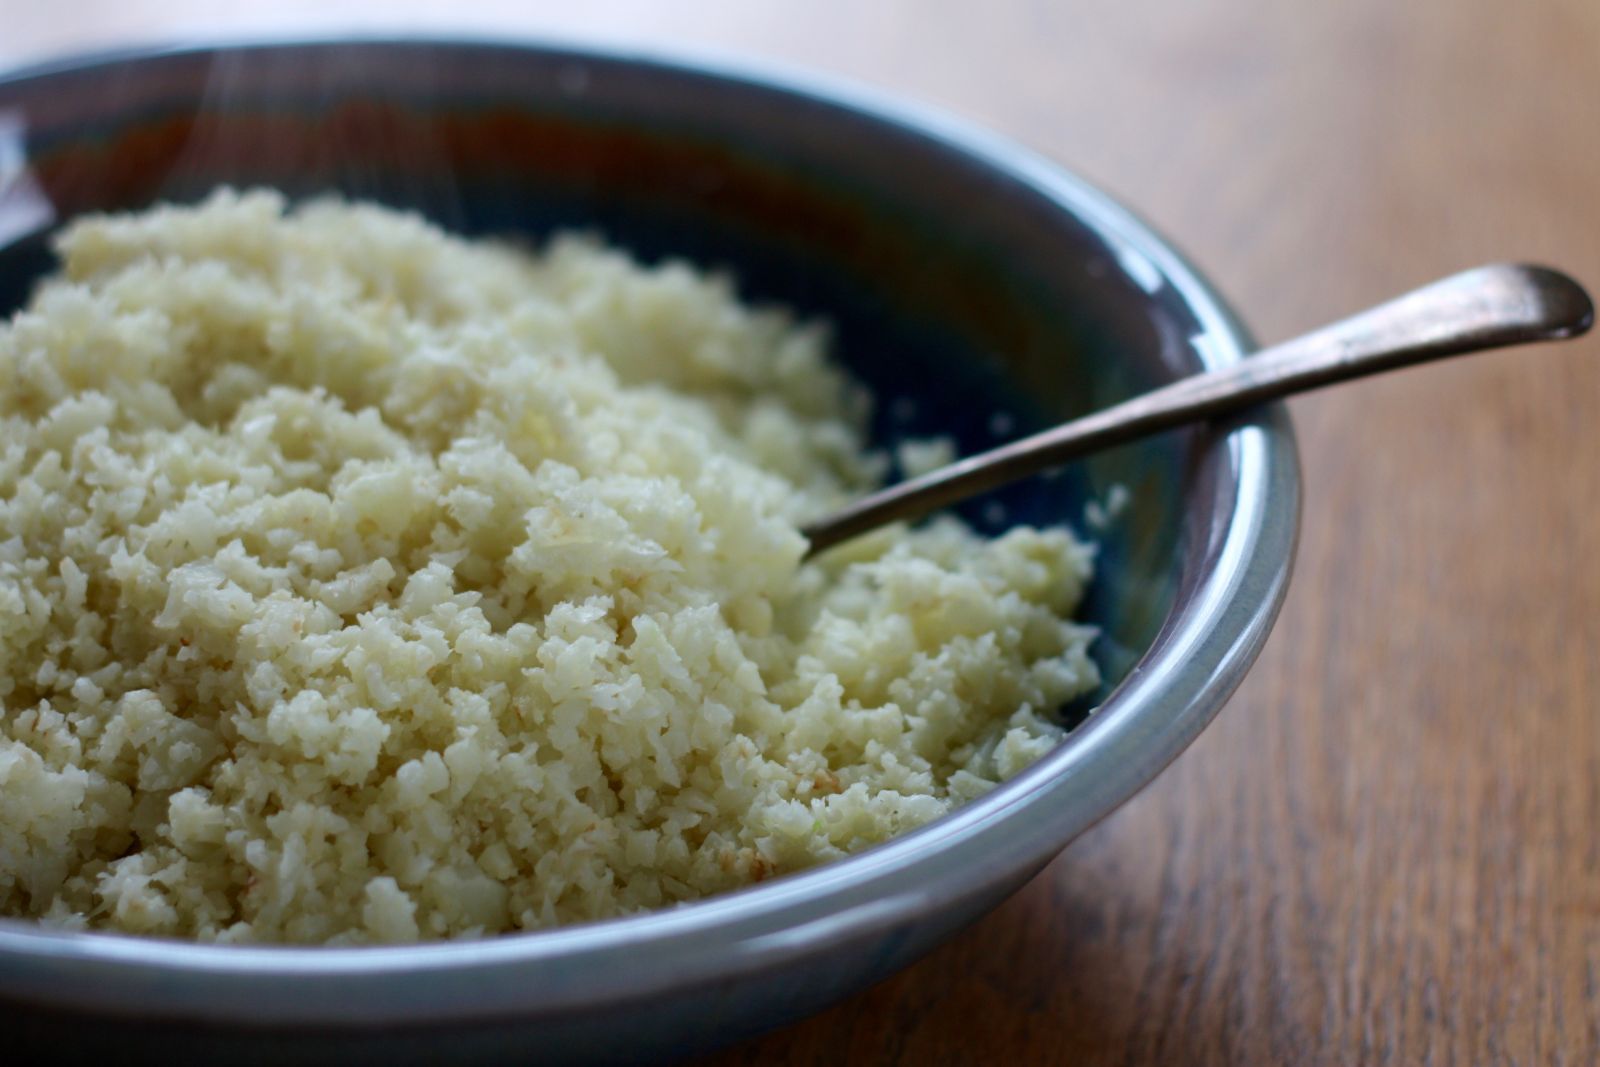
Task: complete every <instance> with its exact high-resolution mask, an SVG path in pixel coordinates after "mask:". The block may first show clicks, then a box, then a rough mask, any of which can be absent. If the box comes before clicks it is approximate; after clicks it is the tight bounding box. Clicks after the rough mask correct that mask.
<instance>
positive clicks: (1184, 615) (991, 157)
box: [0, 34, 1300, 1025]
mask: <svg viewBox="0 0 1600 1067" xmlns="http://www.w3.org/2000/svg"><path fill="white" fill-rule="evenodd" d="M339 44H357V45H374V46H383V45H439V46H442V47H446V48H449V47H462V46H465V47H471V48H491V49H509V50H532V51H534V52H538V53H543V54H553V55H557V56H566V57H570V58H572V59H575V60H582V59H586V58H587V59H594V60H605V61H624V62H630V63H637V64H639V65H642V66H646V67H653V68H657V69H661V70H663V71H665V72H668V73H674V72H675V73H679V74H683V73H690V74H696V75H702V76H711V77H715V78H719V79H722V80H725V81H730V82H735V83H746V84H749V83H754V84H756V85H760V86H764V87H766V88H769V89H775V90H778V91H780V92H785V93H788V94H792V95H796V96H799V97H802V98H806V99H809V100H811V101H813V102H816V103H820V104H822V105H824V106H827V107H831V108H836V109H843V110H845V111H848V112H853V113H855V114H857V115H858V116H865V117H866V118H867V119H868V120H870V121H875V122H879V123H888V124H892V125H897V126H900V127H902V128H907V129H911V130H913V131H915V132H917V133H918V134H919V135H920V136H922V137H925V138H927V139H929V140H931V141H934V142H936V143H938V144H939V145H940V147H941V148H943V149H944V150H947V151H951V152H953V153H956V154H960V155H965V156H968V157H971V158H974V159H976V160H978V161H979V162H980V163H981V164H982V165H984V166H985V167H987V168H990V169H992V170H994V171H996V172H999V173H1002V174H1006V175H1008V176H1010V177H1012V178H1013V179H1015V180H1016V181H1018V182H1019V183H1020V184H1021V185H1023V186H1025V187H1028V188H1029V189H1031V190H1032V191H1034V192H1036V193H1038V194H1040V195H1043V196H1045V197H1047V198H1048V199H1049V200H1050V201H1052V202H1053V203H1055V204H1057V205H1059V206H1060V207H1061V209H1062V210H1064V211H1066V212H1069V213H1070V214H1072V215H1074V216H1076V217H1077V218H1078V219H1079V220H1080V222H1081V223H1082V224H1083V225H1084V226H1086V227H1087V228H1088V229H1090V230H1091V231H1093V232H1094V233H1095V234H1096V235H1097V236H1098V237H1100V238H1101V239H1102V240H1104V241H1105V242H1106V243H1107V245H1108V246H1109V247H1110V248H1112V249H1113V250H1114V251H1115V252H1116V254H1117V259H1118V261H1119V264H1120V265H1121V267H1122V269H1123V270H1124V271H1126V272H1127V273H1128V274H1129V275H1130V276H1132V277H1133V278H1134V279H1135V280H1136V281H1139V282H1141V283H1142V284H1144V285H1145V286H1146V287H1147V288H1150V287H1153V286H1159V285H1165V286H1170V287H1171V288H1172V289H1174V290H1175V291H1176V292H1177V293H1178V294H1179V296H1180V297H1181V298H1182V300H1183V301H1184V303H1185V304H1186V305H1187V307H1188V309H1189V310H1190V311H1191V312H1192V313H1193V314H1194V315H1195V317H1196V318H1197V320H1198V321H1199V322H1200V324H1201V327H1202V334H1201V335H1200V336H1198V337H1197V338H1196V342H1197V344H1196V348H1197V349H1199V351H1200V355H1201V358H1202V359H1203V360H1204V361H1205V362H1206V363H1207V365H1208V366H1222V365H1225V364H1228V363H1232V362H1234V361H1236V360H1238V359H1240V358H1242V356H1243V355H1244V354H1245V353H1246V352H1247V351H1249V349H1250V348H1251V344H1250V342H1249V340H1248V337H1247V335H1246V334H1245V332H1244V330H1243V329H1242V327H1241V326H1240V325H1239V324H1238V322H1237V321H1236V320H1235V318H1234V317H1233V316H1232V315H1231V313H1230V312H1229V311H1228V309H1227V308H1226V306H1225V305H1224V303H1223V302H1222V301H1221V299H1220V298H1219V297H1218V296H1217V295H1216V294H1215V293H1214V292H1213V291H1212V290H1211V288H1210V287H1209V286H1208V285H1207V284H1206V283H1205V282H1204V281H1202V280H1201V278H1200V277H1199V275H1198V274H1197V273H1196V272H1195V271H1194V270H1193V269H1192V268H1191V267H1190V266H1189V265H1188V264H1187V263H1186V262H1185V261H1184V259H1183V258H1182V257H1181V256H1180V255H1179V254H1178V253H1176V252H1175V251H1173V249H1172V248H1171V247H1170V245H1168V244H1167V243H1166V242H1165V241H1164V240H1162V239H1161V238H1159V237H1158V236H1156V234H1155V233H1154V232H1153V231H1152V230H1151V229H1150V228H1149V227H1147V226H1146V225H1145V224H1143V223H1142V222H1141V221H1139V220H1138V219H1137V218H1135V217H1134V216H1133V215H1132V214H1131V213H1130V212H1128V211H1127V210H1126V209H1124V208H1123V207H1121V206H1120V205H1118V204H1117V203H1115V202H1114V201H1113V200H1111V199H1110V198H1109V197H1107V196H1106V195H1105V194H1103V193H1101V192H1100V191H1098V190H1097V189H1095V188H1093V187H1091V186H1090V185H1088V184H1087V183H1085V182H1084V181H1082V180H1081V179H1079V178H1077V177H1076V176H1074V175H1072V174H1070V173H1068V172H1066V171H1065V170H1063V169H1062V168H1060V167H1059V166H1057V165H1056V164H1054V163H1051V162H1048V161H1046V160H1045V159H1044V158H1042V157H1040V156H1038V155H1036V154H1034V153H1032V152H1031V151H1029V150H1026V149H1024V148H1021V147H1019V146H1017V145H1015V144H1013V143H1011V142H1009V141H1006V140H1004V139H1003V138H1000V137H998V136H996V135H993V134H990V133H987V132H984V131H982V130H980V129H977V128H975V127H973V126H970V125H968V124H967V123H965V122H964V121H961V120H958V119H954V118H951V117H948V116H946V115H943V114H941V113H938V112H935V111H932V110H930V109H927V108H925V107H923V106H920V105H916V104H911V103H907V102H904V101H901V100H898V99H895V98H892V97H889V96H886V95H885V94H883V93H881V92H880V91H878V90H875V89H870V88H866V87H863V86H860V85H855V84H850V83H847V82H843V81H841V80H839V79H837V78H834V77H832V76H823V75H817V74H814V73H810V72H805V73H801V72H796V71H793V70H789V69H786V68H784V67H783V66H781V65H779V64H774V63H770V62H767V61H764V60H763V61H761V62H760V63H758V64H756V63H750V62H747V61H741V60H733V59H727V58H721V57H717V58H706V57H705V56H704V55H703V53H695V52H686V51H684V50H680V49H674V50H672V51H667V52H662V51H657V50H655V49H653V48H652V49H643V48H632V47H608V46H605V45H599V44H595V43H592V42H587V41H585V42H563V41H559V40H552V39H550V38H540V39H537V40H521V39H517V38H479V37H471V36H461V37H454V36H441V35H437V34H428V35H418V36H415V37H405V36H392V35H383V36H360V35H356V36H348V37H345V36H341V37H338V38H329V37H316V36H307V37H274V38H271V39H266V40H252V41H236V42H194V43H185V44H181V45H173V46H147V47H136V48H129V49H118V50H113V51H105V52H97V53H91V54H85V55H80V56H72V57H68V58H64V59H60V60H54V61H49V62H45V63H41V64H36V65H32V66H28V67H25V68H22V69H19V70H15V71H8V72H0V86H3V85H5V84H6V83H9V82H15V81H22V80H26V79H30V78H33V77H37V76H40V75H47V74H54V73H61V72H67V71H72V70H78V69H81V68H92V67H94V66H97V65H99V64H103V63H106V62H114V61H120V60H134V59H150V58H156V57H160V56H166V55H173V54H182V53H195V52H211V51H223V52H226V51H230V50H234V49H241V48H242V49H257V48H284V47H287V48H294V47H303V46H313V47H317V46H331V45H339ZM1197 440H1198V442H1199V444H1198V447H1199V448H1204V449H1207V450H1215V451H1216V453H1217V454H1218V455H1219V456H1220V458H1221V461H1222V462H1223V463H1224V464H1225V466H1226V468H1227V469H1230V470H1231V471H1232V472H1234V477H1235V478H1236V479H1237V483H1238V487H1239V492H1238V499H1237V503H1236V507H1235V509H1234V511H1233V512H1232V514H1230V515H1227V516H1219V517H1218V521H1219V524H1221V525H1219V529H1218V531H1217V534H1216V536H1217V537H1218V538H1219V540H1218V541H1217V542H1216V551H1215V555H1214V559H1213V561H1212V562H1211V564H1210V569H1209V571H1208V572H1207V573H1205V574H1204V575H1202V576H1201V580H1200V581H1199V583H1198V585H1197V587H1196V588H1195V589H1193V591H1192V593H1191V595H1190V597H1189V599H1188V600H1187V601H1186V602H1185V603H1183V604H1182V605H1181V606H1180V608H1179V610H1177V611H1176V612H1175V613H1174V614H1173V615H1171V616H1169V617H1168V618H1167V620H1166V621H1165V623H1164V624H1163V626H1162V629H1161V632H1160V634H1159V635H1158V636H1157V638H1156V639H1155V641H1154V642H1153V644H1152V646H1151V648H1150V650H1148V651H1147V652H1146V653H1145V654H1144V655H1143V656H1142V657H1140V659H1139V662H1138V663H1137V664H1136V665H1135V667H1134V668H1133V671H1132V673H1131V674H1130V675H1129V676H1128V677H1127V678H1125V679H1124V680H1123V681H1122V683H1121V684H1120V685H1119V686H1118V687H1117V688H1116V690H1115V691H1114V692H1113V693H1112V694H1111V695H1110V697H1109V698H1108V699H1107V700H1106V702H1105V704H1104V705H1102V707H1101V709H1100V710H1099V711H1098V712H1097V713H1096V714H1095V715H1094V716H1093V717H1092V718H1091V719H1090V720H1089V721H1088V722H1087V723H1085V724H1084V725H1083V726H1081V727H1079V728H1078V730H1077V731H1075V732H1074V734H1073V735H1072V736H1071V737H1070V738H1069V740H1068V741H1066V742H1064V743H1063V744H1062V745H1061V746H1060V747H1059V748H1058V749H1057V750H1056V751H1054V752H1052V753H1051V754H1050V755H1048V756H1046V757H1044V758H1043V759H1041V760H1040V761H1039V762H1038V763H1036V764H1035V765H1034V766H1032V767H1031V768H1029V769H1028V770H1026V771H1024V772H1023V773H1022V774H1020V775H1018V776H1017V777H1016V778H1014V779H1012V780H1011V781H1009V782H1006V783H1004V784H1002V785H1001V786H1000V787H998V788H997V789H995V790H994V791H993V792H992V793H990V794H988V795H987V796H985V797H983V798H981V799H979V800H977V801H974V802H973V803H971V804H968V805H966V806H965V807H962V808H960V809H958V810H956V811H955V812H953V813H951V814H949V815H947V816H945V817H943V818H941V819H939V820H937V821H935V822H934V823H931V824H929V825H928V826H925V827H922V828H920V829H918V830H915V831H913V832H911V833H908V834H906V835H904V836H901V837H898V838H895V839H893V840H891V841H889V842H886V843H884V844H881V845H878V846H876V847H874V848H871V849H869V850H867V851H865V852H862V853H860V854H857V855H855V856H852V857H849V858H847V859H843V860H839V861H836V862H834V863H831V864H827V865H825V866H822V867H818V868H814V869H812V870H808V871H803V872H799V873H796V874H792V875H788V876H786V877H784V878H782V879H778V880H776V881H773V882H770V883H766V884H763V885H760V886H752V887H748V888H745V889H741V890H737V891H735V892H731V893H727V894H723V895H720V896H715V897H711V898H707V899H705V900H701V901H696V902H693V903H688V904H683V905H679V906H676V907H672V908H669V909H666V910H662V911H655V912H649V913H644V914H641V915H635V916H628V917H624V918H618V919H610V920H605V921H601V922H595V923H587V924H580V925H574V926H567V927H560V928H555V929H550V930H539V931H532V932H528V933H517V934H504V935H499V936H496V937H493V938H489V939H485V940H478V941H439V942H428V943H423V944H417V945H403V946H366V947H345V948H329V947H321V946H309V947H306V946H300V947H293V946H270V945H261V946H257V945H249V946H239V945H216V944H201V943H194V942H188V941H173V940H163V939H151V938H137V937H129V936H123V935H117V934H109V933H100V932H92V933H67V932H61V931H55V930H49V929H47V928H44V927H40V926H37V925H35V924H32V923H26V922H20V921H16V920H0V961H4V963H5V967H4V973H0V997H9V998H16V999H18V1000H25V1001H33V1002H36V1003H51V1004H69V1003H80V1004H82V1003H84V1002H86V1001H90V1000H92V1003H93V1005H94V1007H95V1008H96V1009H97V1010H109V1011H113V1012H116V1011H123V1012H129V1013H133V1012H138V1013H149V1014H152V1015H157V1016H162V1017H168V1018H174V1017H175V1018H186V1019H196V1020H210V1021H213V1022H218V1023H227V1022H240V1021H249V1022H250V1023H252V1024H256V1025H272V1024H274V1023H279V1024H290V1023H297V1024H310V1025H316V1024H319V1023H322V1024H333V1023H342V1024H361V1023H371V1024H380V1023H386V1022H401V1021H406V1022H415V1023H427V1022H430V1021H438V1022H444V1021H451V1022H460V1021H469V1020H472V1019H485V1020H487V1019H494V1018H503V1017H512V1016H522V1015H527V1014H529V1013H532V1014H534V1015H545V1014H556V1013H560V1012H562V1011H564V1010H568V1009H573V1008H578V1007H585V1008H593V1007H594V1006H596V1005H597V1004H607V1003H611V1004H619V1003H626V1002H629V1001H637V1000H640V999H643V998H648V997H650V996H651V995H652V994H653V993H659V992H661V991H663V990H666V989H683V988H685V987H689V986H694V985H697V984H704V983H711V982H723V981H729V980H736V979H738V978H739V977H740V976H742V975H750V974H755V973H759V972H766V971H769V970H771V969H775V968H780V967H782V966H783V965H784V964H785V963H786V962H788V961H791V960H793V959H795V958H796V957H800V956H806V955H810V954H813V953H816V952H819V951H823V950H825V949H826V947H827V946H828V945H830V944H838V943H840V942H843V941H847V940H850V939H853V938H856V937H860V936H862V935H863V934H864V933H866V932H876V933H881V934H884V935H886V936H893V931H894V929H895V928H896V927H897V926H903V925H908V924H911V923H914V922H915V921H916V920H917V918H918V916H919V915H921V914H923V913H927V912H930V911H938V910H940V909H941V908H942V907H943V906H946V905H949V904H951V903H952V902H954V901H957V900H960V899H965V898H967V897H976V896H978V895H980V894H981V893H982V891H983V889H984V888H985V886H986V885H987V884H988V882H989V881H991V880H992V874H993V872H994V871H995V870H996V869H1003V870H1008V871H1021V870H1031V869H1034V868H1037V867H1038V866H1040V865H1042V864H1043V863H1044V862H1046V861H1047V860H1048V859H1049V858H1050V857H1051V856H1053V855H1054V854H1055V853H1056V852H1058V851H1059V850H1060V849H1061V848H1062V847H1063V846H1064V844H1065V843H1066V842H1068V841H1070V840H1071V839H1072V838H1073V837H1074V836H1076V835H1077V834H1078V833H1080V832H1081V831H1083V830H1084V829H1086V828H1088V827H1089V826H1090V825H1092V824H1093V823H1095V822H1097V821H1098V820H1099V819H1101V818H1102V817H1104V816H1105V815H1107V814H1108V813H1110V812H1111V811H1112V810H1113V809H1115V808H1116V807H1117V806H1118V805H1120V804H1121V803H1122V802H1124V801H1125V800H1127V799H1128V798H1129V797H1130V796H1132V795H1133V794H1134V793H1135V792H1136V791H1137V790H1138V789H1139V788H1141V787H1142V786H1143V785H1145V784H1146V783H1147V782H1148V781H1149V780H1150V779H1151V778H1153V777H1154V776H1155V774H1156V773H1157V772H1159V771H1160V770H1161V769H1162V768H1163V767H1164V766H1165V765H1166V764H1167V763H1169V762H1170V761H1171V760H1172V759H1173V758H1175V757H1176V756H1177V755H1178V754H1179V753H1180V752H1181V751H1182V750H1183V749H1184V748H1185V747H1186V746H1187V745H1188V744H1189V742H1190V741H1192V740H1193V739H1194V737H1195V736H1196V735H1197V734H1198V733H1199V732H1200V730H1201V729H1202V728H1203V727H1204V726H1205V725H1206V724H1207V723H1208V722H1209V721H1210V720H1211V718H1212V717H1213V716H1214V715H1215V714H1216V712H1217V710H1218V709H1219V708H1220V706H1221V705H1222V703H1223V702H1224V701H1225V700H1226V699H1227V697H1228V696H1229V695H1230V694H1231V693H1232V691H1233V689H1234V688H1235V687H1236V686H1237V684H1238V682H1239V680H1240V679H1241V678H1242V677H1243V674H1244V672H1245V670H1246V669H1247V668H1248V666H1249V664H1250V663H1251V661H1252V660H1253V659H1254V658H1255V655H1256V653H1257V652H1258V651H1259V649H1260V647H1261V645H1262V644H1263V642H1264V641H1265V639H1266V635H1267V632H1268V630H1269V629H1270V627H1271V624H1272V621H1273V619H1274V618H1275V617H1276V614H1277V610H1278V607H1279V606H1280V604H1281V602H1282V599H1283V596H1284V592H1285V590H1286V588H1287V584H1288V575H1289V568H1290V565H1291V562H1292V559H1293V553H1294V545H1295V540H1296V536H1297V532H1298V523H1299V494H1300V483H1299V469H1298V461H1297V457H1296V452H1295V444H1294V438H1293V434H1292V431H1291V430H1290V427H1289V423H1288V417H1287V413H1286V411H1285V410H1284V409H1283V407H1282V406H1281V405H1272V406H1269V407H1267V408H1263V409H1262V410H1261V411H1260V412H1258V413H1256V414H1255V415H1253V416H1250V417H1247V418H1242V419H1239V420H1236V421H1234V422H1232V423H1230V424H1229V425H1228V426H1227V427H1226V428H1224V430H1223V431H1218V432H1213V433H1208V434H1206V435H1204V436H1203V437H1201V438H1198V439H1197ZM153 975H159V976H160V980H159V981H155V980H153V977H152V976H153ZM535 975H536V977H537V993H536V994H534V995H532V996H530V992H529V986H528V979H530V978H532V977H534V976H535ZM419 977H420V978H432V979H435V980H434V981H428V982H424V983H420V984H419V983H417V982H416V979H417V978H419ZM358 979H359V981H358ZM419 985H420V987H419ZM530 1002H532V1003H530Z"/></svg>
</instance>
